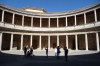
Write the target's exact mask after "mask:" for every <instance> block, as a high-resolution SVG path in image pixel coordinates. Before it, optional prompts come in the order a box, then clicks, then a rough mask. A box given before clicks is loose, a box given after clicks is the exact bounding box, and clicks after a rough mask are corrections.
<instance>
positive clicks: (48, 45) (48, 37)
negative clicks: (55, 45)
mask: <svg viewBox="0 0 100 66" xmlns="http://www.w3.org/2000/svg"><path fill="white" fill-rule="evenodd" d="M48 49H50V35H49V36H48Z"/></svg>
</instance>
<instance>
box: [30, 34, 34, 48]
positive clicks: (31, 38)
mask: <svg viewBox="0 0 100 66" xmlns="http://www.w3.org/2000/svg"><path fill="white" fill-rule="evenodd" d="M32 40H33V36H32V35H31V36H30V47H31V46H32Z"/></svg>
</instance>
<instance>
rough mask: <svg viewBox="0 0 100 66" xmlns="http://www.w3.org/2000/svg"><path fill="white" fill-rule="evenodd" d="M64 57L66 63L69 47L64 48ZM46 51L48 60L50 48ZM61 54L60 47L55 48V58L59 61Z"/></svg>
mask: <svg viewBox="0 0 100 66" xmlns="http://www.w3.org/2000/svg"><path fill="white" fill-rule="evenodd" d="M63 49H64V55H65V61H67V58H68V49H67V47H64V48H63ZM45 50H46V58H48V47H46V48H45ZM60 53H61V51H60V46H57V47H56V48H55V56H56V57H57V59H59V54H60Z"/></svg>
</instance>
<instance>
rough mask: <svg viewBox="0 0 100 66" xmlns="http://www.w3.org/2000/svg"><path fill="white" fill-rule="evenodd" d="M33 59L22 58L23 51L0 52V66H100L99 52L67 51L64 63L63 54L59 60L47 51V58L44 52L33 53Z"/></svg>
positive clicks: (51, 52) (52, 52)
mask: <svg viewBox="0 0 100 66" xmlns="http://www.w3.org/2000/svg"><path fill="white" fill-rule="evenodd" d="M34 55H35V56H33V57H28V58H23V51H2V52H0V66H100V52H96V51H69V54H68V61H64V60H65V59H64V52H63V51H62V52H61V54H60V59H56V57H55V56H54V51H49V58H45V51H34Z"/></svg>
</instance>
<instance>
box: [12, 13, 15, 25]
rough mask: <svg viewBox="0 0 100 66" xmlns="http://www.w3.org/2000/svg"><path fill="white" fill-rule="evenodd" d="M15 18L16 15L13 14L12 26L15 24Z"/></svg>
mask: <svg viewBox="0 0 100 66" xmlns="http://www.w3.org/2000/svg"><path fill="white" fill-rule="evenodd" d="M14 17H15V14H14V13H13V18H12V24H14Z"/></svg>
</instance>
